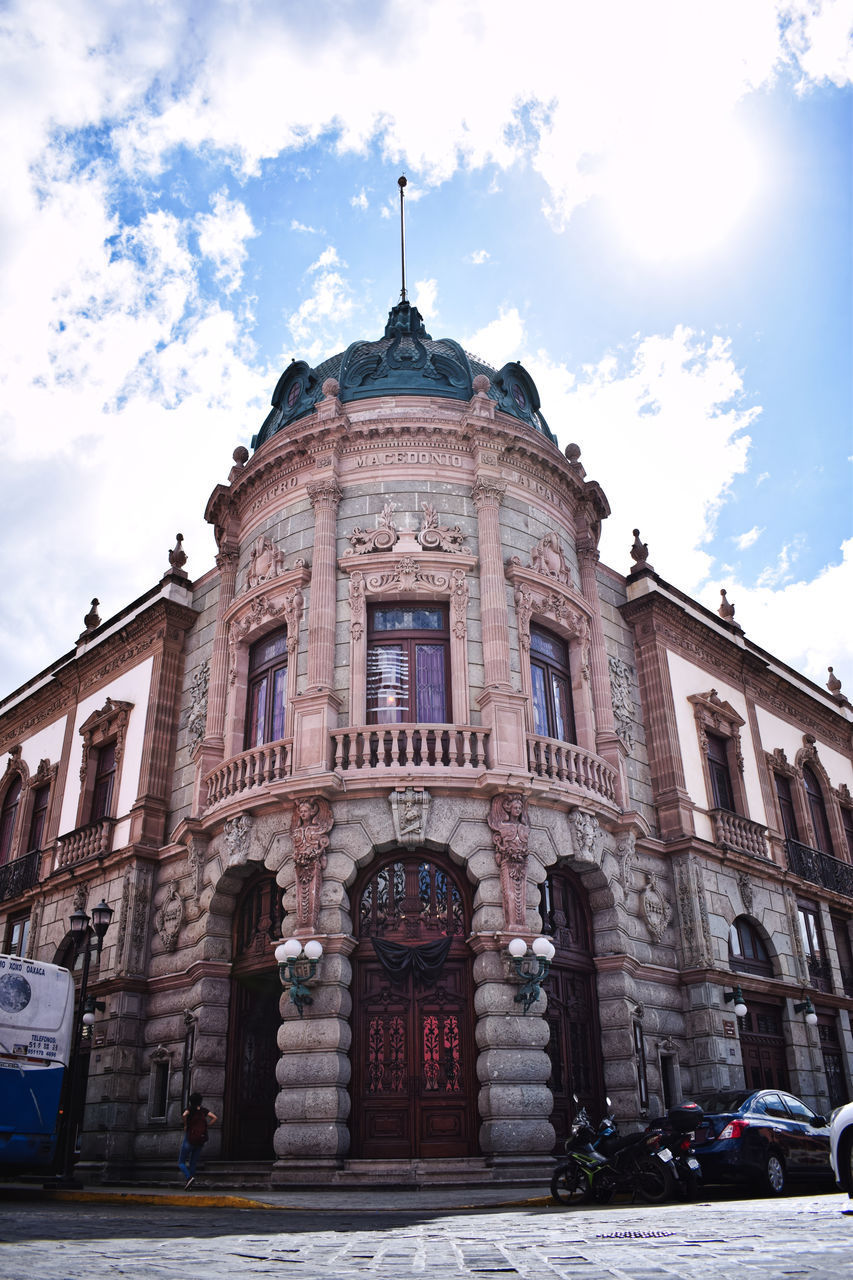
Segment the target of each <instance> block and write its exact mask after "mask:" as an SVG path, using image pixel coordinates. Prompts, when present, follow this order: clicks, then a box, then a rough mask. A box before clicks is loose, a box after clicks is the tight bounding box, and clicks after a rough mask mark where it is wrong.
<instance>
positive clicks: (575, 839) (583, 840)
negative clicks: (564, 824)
mask: <svg viewBox="0 0 853 1280" xmlns="http://www.w3.org/2000/svg"><path fill="white" fill-rule="evenodd" d="M569 830H570V832H571V839H572V852H573V854H574V856H575V858H576V859H577V861H578V862H594V863H595V864H596V866H601V856H602V845H603V843H604V832H603V831H602V829H601V825H600V824H599V821H598V818H596V816H595V814H594V813H589V812H588V811H587V810H586V809H573V810H572V812H571V813H570V814H569Z"/></svg>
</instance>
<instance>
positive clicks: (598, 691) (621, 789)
mask: <svg viewBox="0 0 853 1280" xmlns="http://www.w3.org/2000/svg"><path fill="white" fill-rule="evenodd" d="M577 552H578V567H579V569H580V577H581V594H582V595H583V598H584V599H585V600H586V602H587V604H588V605H589V607H590V613H591V618H590V637H589V640H590V643H589V650H590V652H589V672H590V684H591V686H592V705H593V709H594V711H595V749H596V751H597V753H598V755H600V756H601V757H602V759H604V760H606V761H607V762H608V764H611V765H613V767H614V769H615V770H616V774H617V787H616V790H617V795H616V798H617V800H618V801H619V804H620V805H621V807H622V808H623V809H624V808H628V807H629V806H628V786H627V776H626V772H625V748H624V746H623V744H622V740H621V739H620V737H619V735H618V733H617V732H616V721H615V718H614V716H613V695H612V693H611V690H610V672H609V669H608V664H607V650H606V648H605V645H604V628H603V626H602V625H601V610H600V602H599V599H598V582H597V581H596V576H595V566H596V565H597V564H598V561H599V558H600V557H599V554H598V551H597V550H596V548H595V546H594V545H593V543H592V540H591V539H589V538H579V539H578V542H577Z"/></svg>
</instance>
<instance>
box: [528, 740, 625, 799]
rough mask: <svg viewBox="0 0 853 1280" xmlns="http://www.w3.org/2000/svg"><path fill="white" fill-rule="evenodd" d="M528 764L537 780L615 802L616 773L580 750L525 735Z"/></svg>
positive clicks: (579, 748)
mask: <svg viewBox="0 0 853 1280" xmlns="http://www.w3.org/2000/svg"><path fill="white" fill-rule="evenodd" d="M527 765H528V768H529V769H530V772H531V773H533V774H535V775H536V777H537V778H548V779H550V780H551V781H552V782H564V783H566V784H567V785H568V786H573V787H580V788H581V789H582V790H583V791H590V792H592V793H593V794H594V795H597V796H603V798H604V799H605V800H613V801H615V799H616V770H615V769H614V768H613V767H612V766H611V765H609V764H608V763H607V761H606V760H602V759H601V756H597V755H595V754H594V753H593V752H592V751H585V750H584V749H583V747H576V746H574V745H572V744H571V743H567V742H557V740H556V739H555V738H540V737H538V736H537V735H536V734H533V733H528V735H527Z"/></svg>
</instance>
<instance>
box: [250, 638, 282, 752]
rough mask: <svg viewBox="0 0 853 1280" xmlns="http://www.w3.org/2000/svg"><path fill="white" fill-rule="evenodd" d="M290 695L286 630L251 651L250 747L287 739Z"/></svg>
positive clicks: (258, 643)
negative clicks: (288, 691)
mask: <svg viewBox="0 0 853 1280" xmlns="http://www.w3.org/2000/svg"><path fill="white" fill-rule="evenodd" d="M286 691H287V631H286V629H285V628H284V627H282V628H281V629H280V630H278V631H272V632H270V634H269V635H266V636H264V637H263V639H262V640H258V641H257V643H256V644H253V645H252V647H251V649H250V650H249V703H248V714H247V716H246V747H247V748H248V747H260V746H262V745H263V743H265V742H279V741H280V740H281V739H282V738H283V737H284V711H285V694H286Z"/></svg>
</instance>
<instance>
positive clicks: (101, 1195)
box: [40, 1188, 553, 1213]
mask: <svg viewBox="0 0 853 1280" xmlns="http://www.w3.org/2000/svg"><path fill="white" fill-rule="evenodd" d="M40 1194H42V1195H43V1196H45V1197H46V1198H48V1199H50V1200H62V1201H71V1202H76V1203H79V1204H110V1205H132V1204H140V1205H168V1206H175V1207H178V1208H184V1207H185V1206H189V1205H193V1206H195V1207H196V1208H203V1209H217V1208H218V1209H265V1210H273V1211H275V1210H278V1211H279V1212H283V1213H300V1212H301V1213H305V1212H308V1211H310V1212H311V1213H348V1212H359V1211H364V1210H365V1209H367V1208H368V1207H367V1206H358V1205H333V1204H317V1203H316V1202H315V1203H313V1204H311V1205H297V1204H272V1203H270V1201H269V1200H255V1199H253V1198H251V1197H248V1196H233V1195H221V1194H218V1193H216V1192H204V1191H198V1192H189V1193H184V1192H177V1191H176V1192H169V1191H166V1192H162V1193H154V1192H144V1191H71V1190H56V1191H53V1190H50V1189H48V1188H46V1189H44V1190H42V1191H41V1193H40ZM549 1205H551V1198H550V1196H535V1197H532V1198H529V1199H524V1200H503V1201H494V1202H486V1203H480V1204H447V1205H415V1204H413V1205H387V1204H385V1205H382V1207H381V1209H380V1208H378V1207H377V1208H376V1212H381V1213H413V1212H422V1213H470V1212H472V1211H475V1210H478V1209H484V1210H495V1209H529V1208H543V1207H548V1206H549ZM552 1207H553V1206H552Z"/></svg>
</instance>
